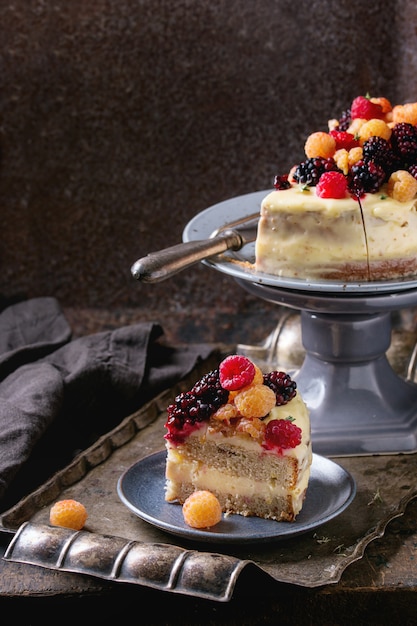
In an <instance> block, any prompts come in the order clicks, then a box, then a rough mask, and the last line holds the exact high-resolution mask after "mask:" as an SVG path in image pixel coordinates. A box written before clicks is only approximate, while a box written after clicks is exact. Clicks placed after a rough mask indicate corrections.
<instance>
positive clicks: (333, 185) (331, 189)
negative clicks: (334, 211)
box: [316, 172, 347, 199]
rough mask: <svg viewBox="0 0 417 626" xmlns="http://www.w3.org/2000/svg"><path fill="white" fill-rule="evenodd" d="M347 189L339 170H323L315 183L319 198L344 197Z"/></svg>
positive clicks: (344, 179)
mask: <svg viewBox="0 0 417 626" xmlns="http://www.w3.org/2000/svg"><path fill="white" fill-rule="evenodd" d="M346 191H347V180H346V176H344V175H343V174H342V173H341V172H325V173H324V174H322V175H321V177H320V180H319V182H318V183H317V185H316V194H317V195H318V196H319V198H339V199H340V198H344V197H345V196H346Z"/></svg>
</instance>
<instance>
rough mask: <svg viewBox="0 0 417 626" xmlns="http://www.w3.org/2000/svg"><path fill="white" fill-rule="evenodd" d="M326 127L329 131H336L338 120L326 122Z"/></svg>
mask: <svg viewBox="0 0 417 626" xmlns="http://www.w3.org/2000/svg"><path fill="white" fill-rule="evenodd" d="M327 126H328V127H329V131H331V130H337V129H338V128H339V120H338V119H336V118H333V119H331V120H328V121H327Z"/></svg>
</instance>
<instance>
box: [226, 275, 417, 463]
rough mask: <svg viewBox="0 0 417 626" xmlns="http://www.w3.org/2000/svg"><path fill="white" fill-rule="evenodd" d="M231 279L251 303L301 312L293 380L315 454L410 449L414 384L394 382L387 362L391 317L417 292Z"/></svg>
mask: <svg viewBox="0 0 417 626" xmlns="http://www.w3.org/2000/svg"><path fill="white" fill-rule="evenodd" d="M236 280H237V281H238V282H239V284H240V285H241V286H242V287H243V288H245V289H246V290H248V291H249V292H250V293H252V294H253V295H255V296H257V297H260V298H263V299H264V300H268V301H270V302H274V303H279V304H282V305H284V306H287V307H291V308H294V309H298V310H300V311H301V337H302V342H303V346H304V348H305V351H306V355H305V358H304V361H303V364H302V366H301V367H300V369H299V370H298V371H297V372H294V374H293V377H294V379H295V380H296V381H297V387H298V389H299V390H300V392H301V394H302V396H303V398H304V400H305V402H306V403H307V406H308V407H309V410H310V415H311V428H312V440H313V446H314V450H315V452H317V453H319V454H323V455H355V456H356V455H359V454H392V453H398V452H415V451H416V450H417V385H415V384H414V383H412V382H409V381H406V380H405V379H403V378H402V377H400V376H398V375H397V374H396V373H395V372H394V370H393V369H392V367H391V365H390V364H389V362H388V359H387V357H386V352H387V350H388V348H389V347H390V344H391V332H392V321H391V312H392V311H393V310H398V309H401V308H408V307H411V306H414V305H415V304H417V289H412V290H410V291H401V292H399V293H385V294H379V295H374V296H372V295H367V296H365V295H362V296H356V297H355V296H348V295H345V296H334V295H332V294H322V293H314V292H309V293H305V292H304V293H303V292H297V291H289V290H286V289H280V288H277V287H270V286H266V285H261V284H258V283H252V282H249V281H243V280H240V279H236Z"/></svg>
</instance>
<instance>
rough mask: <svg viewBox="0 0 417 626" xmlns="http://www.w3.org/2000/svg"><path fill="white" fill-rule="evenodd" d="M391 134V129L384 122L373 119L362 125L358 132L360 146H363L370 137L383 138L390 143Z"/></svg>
mask: <svg viewBox="0 0 417 626" xmlns="http://www.w3.org/2000/svg"><path fill="white" fill-rule="evenodd" d="M391 133H392V130H391V128H390V127H389V126H388V124H386V123H385V122H384V120H377V119H372V120H368V121H367V122H365V123H364V124H362V126H361V127H360V129H359V131H358V139H359V143H360V145H361V146H363V144H364V143H365V141H368V139H369V138H370V137H382V139H386V140H387V141H389V139H390V137H391Z"/></svg>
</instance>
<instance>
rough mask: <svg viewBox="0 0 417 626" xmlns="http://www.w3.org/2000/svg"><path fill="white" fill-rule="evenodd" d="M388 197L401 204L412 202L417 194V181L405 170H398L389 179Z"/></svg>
mask: <svg viewBox="0 0 417 626" xmlns="http://www.w3.org/2000/svg"><path fill="white" fill-rule="evenodd" d="M387 191H388V195H389V196H390V197H391V198H394V200H398V201H399V202H408V201H409V200H412V199H413V198H414V196H415V195H416V193H417V180H416V179H415V178H414V176H412V175H411V174H410V173H409V172H407V171H405V170H397V171H396V172H393V173H392V174H391V176H390V177H389V180H388V184H387Z"/></svg>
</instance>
